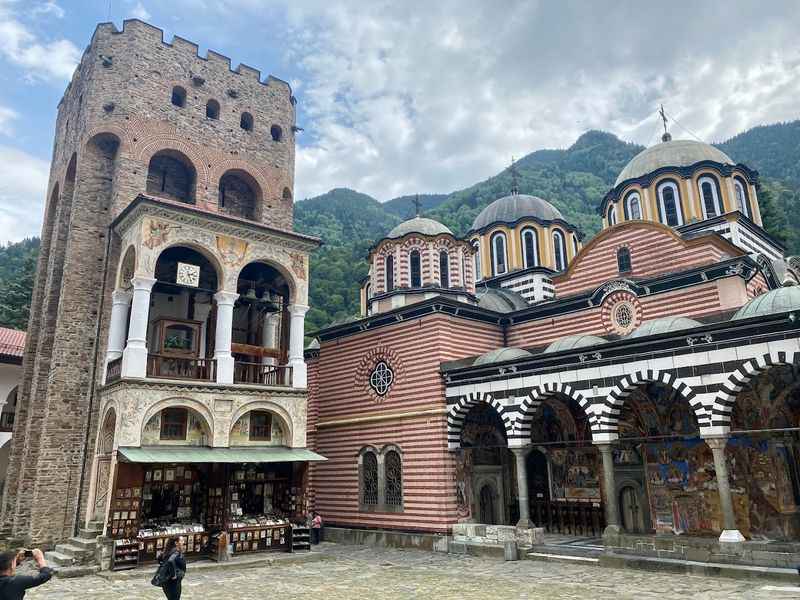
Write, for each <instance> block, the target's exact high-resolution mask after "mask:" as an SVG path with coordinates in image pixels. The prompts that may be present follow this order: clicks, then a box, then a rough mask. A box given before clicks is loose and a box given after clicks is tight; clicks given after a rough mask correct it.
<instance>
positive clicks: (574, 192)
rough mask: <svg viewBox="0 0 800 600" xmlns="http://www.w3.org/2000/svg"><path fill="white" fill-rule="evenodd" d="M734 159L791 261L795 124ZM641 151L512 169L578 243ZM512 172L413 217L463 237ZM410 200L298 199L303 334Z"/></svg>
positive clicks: (774, 129) (737, 143)
mask: <svg viewBox="0 0 800 600" xmlns="http://www.w3.org/2000/svg"><path fill="white" fill-rule="evenodd" d="M717 146H718V147H719V148H720V149H722V150H723V151H724V152H726V153H727V154H728V155H729V156H731V158H733V160H735V161H738V162H743V163H746V164H747V165H749V166H750V167H752V168H755V169H757V170H758V171H759V172H760V174H761V184H762V187H761V190H760V192H759V199H760V204H761V210H762V214H763V216H764V224H765V227H766V229H767V231H769V232H770V233H771V234H772V235H774V236H775V237H777V238H779V239H781V240H782V241H783V242H784V243H785V244H786V246H787V251H788V252H789V253H792V254H800V233H799V232H800V121H793V122H790V123H778V124H774V125H767V126H762V127H755V128H753V129H750V130H748V131H746V132H744V133H741V134H739V135H737V136H735V137H733V138H731V139H730V140H727V141H726V142H723V143H720V144H717ZM641 150H642V146H638V145H636V144H630V143H626V142H623V141H621V140H619V139H618V138H617V137H616V136H614V135H612V134H610V133H605V132H602V131H589V132H587V133H585V134H583V135H582V136H581V137H579V138H578V140H577V141H576V142H575V143H574V144H573V145H572V146H570V147H569V148H567V149H564V150H537V151H536V152H533V153H531V154H528V155H527V156H524V157H523V158H521V159H520V160H518V161H517V163H516V170H517V173H518V187H519V191H520V192H521V193H525V194H535V195H537V196H541V197H542V198H545V199H546V200H549V201H550V202H552V203H553V204H554V205H555V206H556V207H557V208H558V209H559V210H561V212H562V213H563V214H564V216H565V218H566V219H567V220H569V221H570V222H573V223H575V224H576V225H578V226H579V227H580V228H581V229H582V230H583V231H584V233H585V234H586V235H587V237H591V236H592V235H594V234H595V233H596V232H597V231H598V229H599V227H600V217H599V216H598V215H597V212H596V211H597V206H598V204H599V202H600V201H601V199H602V198H603V196H604V194H605V193H606V192H607V191H608V190H609V188H610V187H611V186H612V185H613V184H614V180H615V179H616V177H617V174H618V173H619V172H620V171H621V170H622V168H623V167H624V166H625V164H626V163H627V162H628V161H629V160H630V159H631V158H633V157H634V156H635V155H636V154H637V153H638V152H640V151H641ZM510 189H511V172H510V170H509V169H504V170H503V171H502V172H500V173H498V174H497V175H495V176H493V177H490V178H489V179H487V180H485V181H482V182H480V183H476V184H475V185H472V186H470V187H468V188H465V189H463V190H458V191H455V192H452V193H450V194H420V196H419V200H420V205H421V210H422V212H423V213H424V214H425V215H426V216H429V217H432V218H434V219H438V220H440V221H441V222H443V223H445V224H446V225H448V226H449V227H450V228H451V229H452V230H453V231H454V232H455V233H456V234H457V235H463V234H464V233H465V232H466V231H467V230H468V229H469V227H470V225H471V224H472V221H473V220H474V218H475V217H476V216H477V214H478V213H479V212H480V211H481V210H482V209H483V208H484V207H485V206H486V205H488V204H489V203H490V202H492V201H493V200H495V199H497V198H499V197H501V196H504V195H506V194H508V193H509V190H510ZM413 200H414V197H413V196H403V197H400V198H394V199H393V200H390V201H388V202H385V203H383V204H381V203H380V202H378V201H377V200H376V199H375V198H372V197H371V196H368V195H366V194H361V193H359V192H357V191H355V190H350V189H346V188H337V189H333V190H331V191H330V192H327V193H326V194H323V195H321V196H317V197H315V198H311V199H308V200H304V201H301V202H298V203H297V204H296V205H295V229H296V230H297V231H300V232H303V233H309V234H312V235H316V236H319V237H321V238H322V240H323V246H322V247H321V248H320V249H319V250H318V251H317V252H316V253H315V254H314V255H313V257H312V260H311V298H310V303H311V310H310V311H309V313H308V315H307V318H306V325H307V331H313V330H315V329H318V328H320V327H324V326H326V325H329V324H330V323H331V322H333V321H335V320H338V319H343V318H346V317H349V316H352V315H355V314H357V313H358V287H359V282H360V281H361V280H362V279H363V278H364V277H365V276H366V275H367V270H368V266H367V262H366V256H367V252H368V251H369V247H370V246H371V245H372V244H373V243H374V242H375V241H376V240H378V239H380V238H381V237H382V236H384V235H385V234H386V233H387V232H388V231H389V230H390V229H391V228H392V227H394V226H395V225H396V224H398V223H400V222H401V221H403V220H405V219H408V218H410V217H411V216H413V214H414V204H413ZM37 250H38V240H26V241H24V242H21V243H20V244H12V245H10V246H8V247H6V248H2V247H0V324H2V325H6V326H12V327H20V328H24V327H25V324H26V321H27V310H28V309H27V304H28V297H29V295H30V289H31V286H32V284H33V270H34V269H35V265H36V256H35V255H36V252H37Z"/></svg>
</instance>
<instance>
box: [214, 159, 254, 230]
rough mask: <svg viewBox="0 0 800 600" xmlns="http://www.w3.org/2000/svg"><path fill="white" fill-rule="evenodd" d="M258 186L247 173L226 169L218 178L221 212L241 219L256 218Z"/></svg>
mask: <svg viewBox="0 0 800 600" xmlns="http://www.w3.org/2000/svg"><path fill="white" fill-rule="evenodd" d="M259 197H260V188H259V186H258V183H256V181H255V179H253V178H252V177H251V176H250V175H249V174H248V173H246V172H244V171H239V170H233V171H228V172H227V173H225V174H224V175H223V176H222V177H221V178H220V180H219V200H218V205H219V208H220V210H221V211H222V212H224V213H226V214H229V215H233V216H235V217H241V218H243V219H250V220H251V221H252V220H254V219H255V218H256V215H257V211H258V205H259Z"/></svg>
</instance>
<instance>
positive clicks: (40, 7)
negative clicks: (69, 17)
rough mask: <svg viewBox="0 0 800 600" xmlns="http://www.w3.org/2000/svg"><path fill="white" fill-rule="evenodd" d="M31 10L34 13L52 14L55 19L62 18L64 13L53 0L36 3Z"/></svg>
mask: <svg viewBox="0 0 800 600" xmlns="http://www.w3.org/2000/svg"><path fill="white" fill-rule="evenodd" d="M31 12H32V13H33V14H34V15H53V16H54V17H55V18H57V19H63V18H64V15H65V14H66V13H65V12H64V9H63V8H61V7H60V6H59V5H58V3H56V2H55V0H47V2H42V3H41V4H37V5H36V6H34V7H33V10H32V11H31Z"/></svg>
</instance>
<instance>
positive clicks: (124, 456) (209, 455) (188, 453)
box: [118, 446, 328, 463]
mask: <svg viewBox="0 0 800 600" xmlns="http://www.w3.org/2000/svg"><path fill="white" fill-rule="evenodd" d="M118 455H119V458H120V460H123V461H126V462H132V463H276V462H317V461H322V460H328V459H327V458H325V457H324V456H320V455H319V454H317V453H316V452H312V451H311V450H308V449H307V448H286V447H284V446H270V447H265V448H259V447H255V446H254V447H248V448H207V447H205V446H148V447H145V448H119V450H118Z"/></svg>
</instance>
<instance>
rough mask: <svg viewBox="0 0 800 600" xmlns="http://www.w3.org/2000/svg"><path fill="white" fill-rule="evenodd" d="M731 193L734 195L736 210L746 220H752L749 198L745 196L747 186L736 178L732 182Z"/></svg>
mask: <svg viewBox="0 0 800 600" xmlns="http://www.w3.org/2000/svg"><path fill="white" fill-rule="evenodd" d="M733 192H734V194H735V195H736V208H737V209H738V210H739V212H741V213H742V214H743V215H744V216H745V217H747V218H748V219H752V218H753V213H752V211H751V210H750V197H749V196H748V194H747V185H746V184H745V183H744V182H743V181H742V180H741V179H739V178H738V177H736V178H734V180H733Z"/></svg>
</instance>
